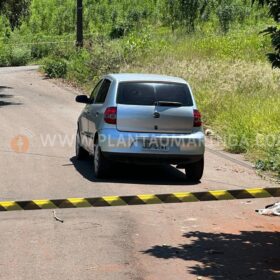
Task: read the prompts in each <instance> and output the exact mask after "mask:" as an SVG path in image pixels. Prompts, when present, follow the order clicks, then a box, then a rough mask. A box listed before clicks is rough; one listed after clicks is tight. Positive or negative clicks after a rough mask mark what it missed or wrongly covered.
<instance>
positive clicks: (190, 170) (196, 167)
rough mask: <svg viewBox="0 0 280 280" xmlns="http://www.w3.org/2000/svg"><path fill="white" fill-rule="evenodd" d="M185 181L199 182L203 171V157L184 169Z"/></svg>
mask: <svg viewBox="0 0 280 280" xmlns="http://www.w3.org/2000/svg"><path fill="white" fill-rule="evenodd" d="M185 171H186V179H187V180H188V181H191V182H199V181H200V179H201V178H202V176H203V171H204V157H203V158H202V159H201V160H199V161H197V162H194V163H190V164H188V165H187V166H186V168H185Z"/></svg>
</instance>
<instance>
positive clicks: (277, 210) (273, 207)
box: [256, 202, 280, 216]
mask: <svg viewBox="0 0 280 280" xmlns="http://www.w3.org/2000/svg"><path fill="white" fill-rule="evenodd" d="M256 212H257V213H259V214H261V215H267V216H280V202H276V203H274V204H270V205H267V206H266V207H265V208H264V209H258V210H256Z"/></svg>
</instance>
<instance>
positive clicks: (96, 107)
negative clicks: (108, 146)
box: [88, 79, 111, 152]
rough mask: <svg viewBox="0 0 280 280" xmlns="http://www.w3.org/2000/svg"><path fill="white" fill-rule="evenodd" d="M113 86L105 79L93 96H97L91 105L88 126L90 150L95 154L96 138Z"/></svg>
mask: <svg viewBox="0 0 280 280" xmlns="http://www.w3.org/2000/svg"><path fill="white" fill-rule="evenodd" d="M110 86H111V81H110V80H108V79H104V80H103V81H102V83H101V86H100V88H99V89H98V91H96V92H95V93H93V94H96V97H95V98H94V102H93V103H92V104H91V105H90V108H89V114H88V121H89V122H88V126H89V137H90V139H89V149H90V150H91V152H94V150H93V149H94V136H95V134H96V132H97V131H98V130H99V124H100V122H101V121H102V118H103V111H104V108H103V107H104V102H105V100H106V97H107V94H108V92H109V89H110Z"/></svg>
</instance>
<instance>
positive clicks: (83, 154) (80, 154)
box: [76, 130, 89, 160]
mask: <svg viewBox="0 0 280 280" xmlns="http://www.w3.org/2000/svg"><path fill="white" fill-rule="evenodd" d="M88 156H89V154H88V152H87V151H86V150H85V149H84V148H83V147H81V137H80V132H79V130H78V131H77V135H76V158H77V159H78V160H83V159H86V158H88Z"/></svg>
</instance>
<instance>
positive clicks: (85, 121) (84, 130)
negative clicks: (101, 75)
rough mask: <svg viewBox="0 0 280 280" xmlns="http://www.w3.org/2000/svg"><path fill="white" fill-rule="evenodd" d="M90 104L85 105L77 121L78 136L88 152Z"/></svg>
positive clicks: (92, 96)
mask: <svg viewBox="0 0 280 280" xmlns="http://www.w3.org/2000/svg"><path fill="white" fill-rule="evenodd" d="M102 81H103V80H101V81H99V82H98V84H97V85H96V86H95V88H94V89H93V91H92V93H91V95H90V100H91V102H94V96H96V94H97V92H98V91H99V89H100V87H101V84H102ZM90 107H91V104H87V105H86V106H85V108H84V110H83V112H82V114H81V117H80V121H79V129H80V136H81V141H82V145H83V147H84V148H85V149H87V150H89V147H90V133H89V113H90Z"/></svg>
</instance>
